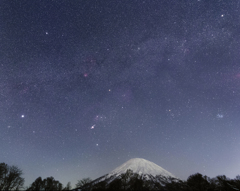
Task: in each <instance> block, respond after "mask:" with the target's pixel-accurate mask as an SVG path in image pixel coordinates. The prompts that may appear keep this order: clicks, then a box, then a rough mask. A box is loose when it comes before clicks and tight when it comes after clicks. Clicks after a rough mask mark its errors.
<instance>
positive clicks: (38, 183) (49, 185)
mask: <svg viewBox="0 0 240 191" xmlns="http://www.w3.org/2000/svg"><path fill="white" fill-rule="evenodd" d="M40 190H44V191H50V190H56V191H62V190H63V185H62V183H60V182H59V181H57V180H55V179H54V178H53V177H47V178H45V179H44V180H42V178H41V177H38V178H37V179H36V180H35V181H34V182H33V183H32V184H31V186H30V187H29V188H28V189H27V191H40Z"/></svg>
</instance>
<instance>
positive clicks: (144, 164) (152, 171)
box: [107, 158, 175, 178]
mask: <svg viewBox="0 0 240 191" xmlns="http://www.w3.org/2000/svg"><path fill="white" fill-rule="evenodd" d="M128 169H131V170H132V171H133V173H137V174H140V175H141V174H143V175H144V174H147V175H152V176H156V175H162V176H166V177H168V176H171V177H175V176H174V175H173V174H171V173H170V172H168V171H166V170H165V169H163V168H162V167H160V166H158V165H156V164H155V163H153V162H150V161H148V160H145V159H142V158H133V159H130V160H129V161H127V162H125V163H124V164H122V165H121V166H119V167H117V168H116V169H114V170H113V171H112V172H110V173H109V174H108V175H107V178H108V177H111V176H113V175H114V176H118V175H120V174H122V173H126V171H127V170H128Z"/></svg>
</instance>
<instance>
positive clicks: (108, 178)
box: [84, 158, 178, 188]
mask: <svg viewBox="0 0 240 191" xmlns="http://www.w3.org/2000/svg"><path fill="white" fill-rule="evenodd" d="M127 170H131V174H130V175H128V177H127V178H126V176H125V178H124V174H125V175H126V172H127ZM131 178H132V180H136V178H137V179H140V180H142V181H143V182H144V181H147V182H148V183H150V184H152V185H156V184H159V185H162V186H164V184H165V183H166V182H168V181H175V180H176V181H178V179H177V178H176V177H175V176H174V175H173V174H172V173H170V172H168V171H167V170H165V169H163V168H162V167H160V166H158V165H156V164H155V163H153V162H150V161H148V160H145V159H142V158H134V159H130V160H129V161H127V162H125V163H124V164H122V165H120V166H119V167H117V168H115V169H114V170H113V171H111V172H110V173H108V174H106V175H104V176H102V177H100V178H97V179H95V180H94V181H92V182H91V183H89V184H88V185H86V186H84V188H92V187H98V186H99V185H105V187H107V188H108V187H109V186H110V187H111V185H113V184H117V183H119V181H118V180H120V181H122V180H123V179H124V181H127V182H128V183H129V184H130V182H131V181H130V180H131ZM134 178H135V179H134ZM125 184H126V182H125ZM129 186H130V185H129Z"/></svg>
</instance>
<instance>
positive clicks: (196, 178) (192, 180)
mask: <svg viewBox="0 0 240 191" xmlns="http://www.w3.org/2000/svg"><path fill="white" fill-rule="evenodd" d="M187 184H188V186H190V187H191V189H192V191H206V190H208V189H209V187H210V183H209V182H208V181H207V177H206V176H205V177H203V176H202V174H200V173H196V174H193V175H190V176H189V177H188V179H187Z"/></svg>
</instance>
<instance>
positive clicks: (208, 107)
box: [0, 0, 240, 186]
mask: <svg viewBox="0 0 240 191" xmlns="http://www.w3.org/2000/svg"><path fill="white" fill-rule="evenodd" d="M239 9H240V7H239V1H237V0H228V1H224V0H222V1H221V0H219V1H211V2H209V1H208V0H187V1H181V0H179V1H178V2H176V1H169V0H162V1H158V0H156V1H154V0H145V1H137V0H131V1H127V0H123V1H110V0H104V1H103V0H102V1H101V0H100V1H97V0H90V1H81V0H79V1H75V0H73V1H63V0H42V1H30V0H21V1H18V0H13V1H7V0H1V5H0V130H1V133H0V162H5V163H7V164H9V165H17V166H18V167H20V168H21V169H23V172H24V177H25V179H26V184H25V186H28V185H29V184H30V183H32V182H33V181H34V180H35V179H36V178H37V177H39V176H42V178H46V177H48V176H53V177H54V178H55V179H57V180H59V181H60V182H62V183H64V184H66V183H67V182H68V181H71V183H72V185H75V184H76V183H77V180H79V179H82V178H84V177H91V178H92V179H94V178H98V177H99V176H101V175H104V174H106V173H108V172H109V171H111V170H113V169H114V168H115V167H117V166H119V165H120V164H122V163H124V162H126V161H127V160H129V159H131V158H135V157H138V158H145V159H147V160H150V161H152V162H154V163H156V164H158V165H160V166H161V167H163V168H165V169H166V170H168V171H169V172H171V173H173V174H175V175H176V176H177V177H179V178H182V179H186V178H187V177H188V176H189V175H191V174H193V173H196V172H200V173H202V174H204V175H207V176H210V177H213V176H217V175H222V174H225V175H226V176H228V177H230V178H234V177H235V176H236V175H238V174H239V173H240V171H239V169H240V168H239V167H240V162H239V157H240V139H239V137H240V126H239V124H240V117H239V115H240V54H239V52H240V38H239V37H240V32H239V27H240V24H239V23H240V17H239V15H240V10H239Z"/></svg>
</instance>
